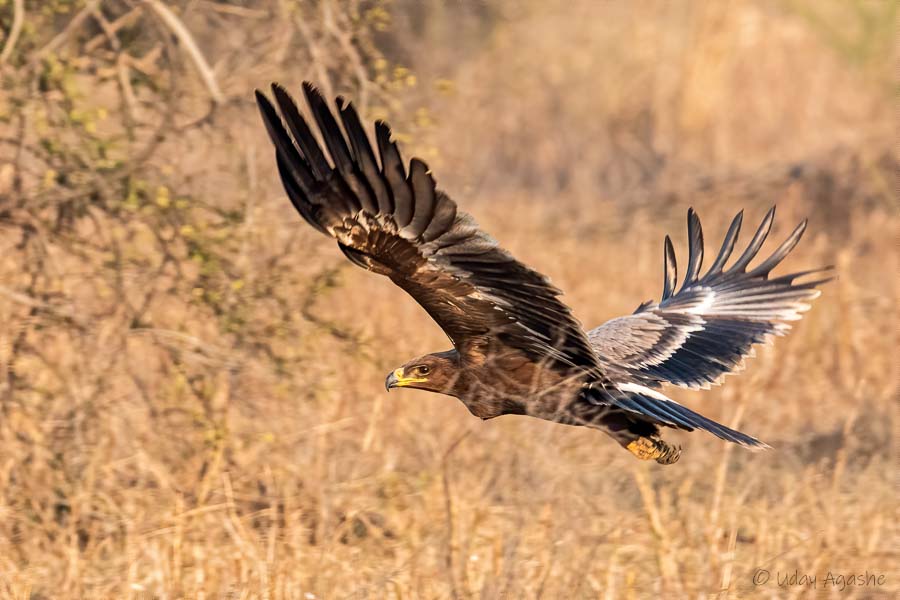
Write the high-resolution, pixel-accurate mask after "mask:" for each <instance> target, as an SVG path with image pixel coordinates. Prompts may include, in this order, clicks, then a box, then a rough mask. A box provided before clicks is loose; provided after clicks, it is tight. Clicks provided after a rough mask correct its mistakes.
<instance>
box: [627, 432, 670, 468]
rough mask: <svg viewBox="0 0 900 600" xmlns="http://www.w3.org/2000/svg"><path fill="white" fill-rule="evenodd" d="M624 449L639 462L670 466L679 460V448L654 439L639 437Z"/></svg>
mask: <svg viewBox="0 0 900 600" xmlns="http://www.w3.org/2000/svg"><path fill="white" fill-rule="evenodd" d="M625 449H626V450H628V451H629V452H631V453H632V454H634V455H635V456H636V457H638V458H639V459H641V460H655V461H656V462H658V463H659V464H661V465H671V464H673V463H675V462H677V461H678V459H679V458H681V446H677V445H675V444H669V443H667V442H664V441H662V440H661V439H659V438H655V437H643V436H641V437H639V438H637V439H636V440H632V441H631V442H629V443H628V444H627V445H626V446H625Z"/></svg>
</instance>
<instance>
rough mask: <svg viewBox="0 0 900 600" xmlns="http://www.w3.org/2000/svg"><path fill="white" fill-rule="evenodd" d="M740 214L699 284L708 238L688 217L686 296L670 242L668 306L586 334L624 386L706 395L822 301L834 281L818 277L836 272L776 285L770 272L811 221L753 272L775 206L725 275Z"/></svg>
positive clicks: (648, 307)
mask: <svg viewBox="0 0 900 600" xmlns="http://www.w3.org/2000/svg"><path fill="white" fill-rule="evenodd" d="M742 215H743V213H738V215H737V216H736V217H735V218H734V220H733V221H732V223H731V227H730V228H729V229H728V233H727V234H726V235H725V241H724V242H723V243H722V249H721V250H720V251H719V254H718V256H716V259H715V260H714V261H713V264H712V266H711V267H710V268H709V270H708V271H707V272H706V274H705V275H703V276H702V277H700V276H699V275H700V267H701V263H702V262H703V232H702V230H701V228H700V219H699V218H698V217H697V214H696V213H695V212H694V211H693V210H689V211H688V238H689V252H688V266H687V273H686V274H685V276H684V282H683V284H682V286H681V289H680V290H678V292H677V293H676V292H675V286H676V279H677V268H676V264H675V252H674V250H673V249H672V241H671V240H670V239H669V237H668V236H666V241H665V269H664V287H663V294H662V300H661V301H660V302H659V303H646V304H642V305H641V306H639V307H638V309H637V310H636V311H635V313H634V314H632V315H629V316H626V317H620V318H618V319H613V320H611V321H608V322H607V323H604V324H603V325H601V326H600V327H597V328H596V329H594V330H592V331H590V332H588V336H589V338H590V340H591V343H592V344H593V345H594V349H595V350H596V351H597V354H598V355H599V357H600V360H601V364H603V365H604V366H605V367H606V368H607V369H608V370H610V371H612V370H614V371H616V372H617V374H618V376H619V377H622V378H624V379H625V380H626V381H632V382H634V383H638V384H642V385H647V386H652V387H657V386H659V385H660V384H662V383H671V384H674V385H677V386H682V387H688V388H708V387H709V386H710V385H712V384H716V383H719V382H720V380H721V379H722V378H723V377H724V376H725V375H726V374H728V373H731V372H734V371H736V370H739V369H740V368H741V366H742V365H743V361H744V358H746V357H748V356H752V355H753V346H754V345H755V344H761V343H765V342H767V341H768V340H769V339H770V338H771V337H772V336H773V335H784V334H785V333H786V332H787V331H788V330H789V329H790V325H789V322H790V321H795V320H798V319H800V317H801V313H803V312H804V311H806V310H808V309H809V303H810V301H811V300H813V299H814V298H816V297H817V296H818V295H819V293H820V292H819V290H817V289H816V287H817V286H818V285H820V284H822V283H824V282H826V281H828V280H830V279H831V277H830V276H825V277H819V278H816V277H815V276H816V275H822V274H823V273H828V272H829V271H830V268H823V269H813V270H810V271H802V272H798V273H791V274H788V275H782V276H780V277H775V278H772V279H770V278H769V273H770V272H771V271H772V269H774V268H775V267H776V266H777V265H778V264H779V263H780V262H781V261H782V260H784V257H785V256H787V255H788V253H790V251H791V250H793V248H794V246H796V245H797V242H799V241H800V238H801V236H802V235H803V231H804V230H805V229H806V221H803V222H802V223H800V225H798V226H797V228H796V229H794V231H793V233H791V235H790V236H789V237H788V238H787V239H786V240H785V241H784V242H783V243H782V244H781V245H780V246H779V247H778V248H777V249H776V250H775V251H774V252H773V253H772V255H771V256H769V257H768V258H767V259H766V260H764V261H763V262H762V263H760V264H759V266H757V267H755V268H754V269H750V270H748V265H749V263H750V262H751V261H752V260H753V259H754V257H756V255H757V254H758V253H759V250H760V247H761V246H762V244H763V242H764V241H765V239H766V237H767V236H768V234H769V230H770V229H771V227H772V220H773V218H774V216H775V208H774V207H772V209H771V210H769V212H768V213H767V214H766V216H765V218H764V219H763V221H762V224H760V226H759V228H758V229H757V231H756V234H755V235H754V236H753V239H752V240H751V241H750V244H749V245H748V246H747V249H746V250H745V251H744V252H743V254H741V256H740V258H738V259H737V261H735V263H734V264H733V265H732V266H731V267H730V268H728V269H725V263H726V262H727V261H728V259H729V257H730V256H731V253H732V251H733V250H734V245H735V242H736V240H737V237H738V233H739V232H740V229H741V220H742ZM810 275H812V276H813V278H812V280H810V279H809V277H808V276H810ZM804 278H805V281H804Z"/></svg>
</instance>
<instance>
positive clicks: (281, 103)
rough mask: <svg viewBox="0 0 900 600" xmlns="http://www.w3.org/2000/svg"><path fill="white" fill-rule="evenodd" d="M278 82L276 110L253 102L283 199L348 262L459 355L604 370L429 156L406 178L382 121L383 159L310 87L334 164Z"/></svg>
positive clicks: (345, 109)
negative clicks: (410, 302) (376, 278)
mask: <svg viewBox="0 0 900 600" xmlns="http://www.w3.org/2000/svg"><path fill="white" fill-rule="evenodd" d="M272 89H273V93H274V96H275V102H276V104H277V105H278V108H279V109H280V113H281V116H280V117H279V114H278V112H277V111H276V110H275V107H274V106H273V105H272V103H271V102H270V101H269V100H268V98H266V96H265V95H263V94H262V93H260V92H257V93H256V99H257V102H258V104H259V108H260V112H261V113H262V117H263V121H264V122H265V125H266V128H267V130H268V132H269V136H270V137H271V138H272V142H273V143H274V144H275V149H276V158H277V163H278V170H279V173H280V174H281V180H282V182H283V184H284V187H285V190H286V191H287V194H288V197H289V198H290V200H291V202H292V203H293V205H294V207H295V208H296V209H297V211H298V212H299V213H300V214H301V215H302V216H303V218H304V219H306V221H307V222H308V223H309V224H310V225H312V226H313V227H315V228H316V229H318V230H319V231H321V232H323V233H325V234H327V235H329V236H331V237H333V238H335V239H336V240H337V242H338V245H339V246H340V248H341V250H342V251H343V252H344V254H345V255H346V256H347V257H348V258H349V259H350V260H351V261H353V262H354V263H356V264H357V265H359V266H362V267H364V268H366V269H369V270H371V271H375V272H377V273H381V274H382V275H386V276H388V277H389V278H390V279H391V280H392V281H393V282H394V283H396V284H397V285H398V286H400V287H401V288H403V289H404V290H405V291H406V292H407V293H409V294H410V295H411V296H412V297H413V298H415V300H416V301H417V302H418V303H419V304H421V305H422V307H423V308H424V309H425V310H426V311H427V312H428V314H429V315H431V317H432V318H433V319H434V320H435V321H436V322H437V323H438V325H440V327H441V328H442V329H443V330H444V332H445V333H446V334H447V336H448V337H449V338H450V340H451V341H452V343H453V345H454V346H455V347H456V348H457V350H458V351H459V352H460V353H461V354H462V355H464V356H468V357H470V358H471V357H473V356H474V357H476V359H477V357H478V356H480V353H483V352H484V351H485V350H486V349H487V347H488V346H490V347H491V350H492V351H495V352H496V351H497V350H498V348H497V346H500V347H501V348H500V350H502V348H504V347H505V348H507V349H513V350H516V351H519V352H521V353H524V355H525V356H526V357H527V358H528V359H530V360H532V361H534V362H535V363H547V364H548V365H549V366H551V367H555V368H558V369H559V370H562V371H571V370H572V369H575V370H576V372H578V371H583V372H591V373H593V374H594V376H595V377H602V375H601V374H600V370H599V364H598V360H597V357H596V355H595V354H594V350H593V349H592V348H591V345H590V343H589V342H588V339H587V336H586V334H585V333H584V330H583V329H582V327H581V324H580V323H579V322H578V321H577V320H576V319H575V317H574V316H573V315H572V312H571V310H570V309H569V307H567V306H566V305H565V304H563V303H562V302H561V301H560V299H559V295H560V293H561V292H560V291H559V290H558V289H557V288H556V287H554V286H553V285H552V284H551V283H550V282H549V280H548V279H547V278H546V277H544V276H543V275H541V274H540V273H538V272H536V271H534V270H532V269H530V268H528V267H527V266H525V265H524V264H522V263H521V262H519V261H517V260H516V259H515V258H513V257H512V256H511V255H510V254H509V253H508V252H506V251H505V250H504V249H502V248H501V247H500V246H498V244H497V242H496V241H494V240H493V239H492V238H491V237H490V236H489V235H487V234H486V233H484V232H483V231H482V230H481V229H479V227H478V225H477V224H476V223H475V221H474V220H473V219H472V217H470V216H469V215H467V214H465V213H463V212H461V211H458V210H457V208H456V203H455V202H453V201H452V200H451V199H450V198H449V197H447V196H446V195H445V194H443V193H442V192H440V191H437V190H436V189H435V183H434V179H432V177H431V174H430V173H429V172H428V167H427V166H426V165H425V163H423V162H422V161H420V160H418V159H415V158H414V159H412V161H410V168H409V175H407V174H406V171H405V169H404V166H403V163H402V162H401V159H400V153H399V152H398V150H397V146H396V145H395V144H394V142H392V141H391V132H390V129H389V128H388V126H387V125H386V124H384V123H383V122H378V123H376V124H375V139H376V142H377V147H378V153H379V155H380V156H379V158H380V164H379V161H377V160H376V157H375V153H374V152H373V150H372V147H371V145H370V143H369V139H368V137H367V136H366V133H365V131H364V130H363V127H362V125H361V123H360V120H359V116H358V115H357V113H356V110H355V109H354V108H353V106H352V105H351V104H349V103H344V101H343V100H342V99H341V98H338V108H339V111H340V118H341V121H342V122H343V125H344V129H345V130H346V134H347V135H346V137H345V136H344V133H343V132H342V131H341V128H340V126H339V125H338V123H337V121H336V120H335V118H334V115H333V114H332V112H331V110H330V109H329V108H328V105H327V104H326V102H325V99H324V98H323V97H322V96H321V95H320V94H319V92H318V90H316V88H315V87H313V86H312V85H311V84H309V83H305V84H304V86H303V90H304V93H305V96H306V100H307V102H308V103H309V106H310V109H311V111H312V114H313V117H314V120H315V122H316V124H317V125H318V129H319V131H320V132H321V134H322V137H323V138H324V141H325V145H326V147H327V149H328V153H329V154H330V156H331V159H332V162H333V163H334V164H333V166H332V164H331V163H329V161H328V159H327V158H326V156H325V153H324V152H323V150H322V149H321V148H320V146H319V143H318V142H317V141H316V139H315V137H314V136H313V134H312V131H311V130H310V127H309V126H308V125H307V122H306V120H305V119H304V117H303V116H302V115H301V114H300V112H299V110H298V109H297V106H296V105H295V104H294V101H293V100H292V99H291V97H290V96H289V95H288V93H287V92H286V91H285V90H284V89H283V88H281V87H279V86H277V85H273V86H272ZM285 125H287V128H285ZM288 131H290V133H289V132H288ZM348 140H349V146H348V143H347V142H348Z"/></svg>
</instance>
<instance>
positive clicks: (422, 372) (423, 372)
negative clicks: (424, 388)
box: [416, 365, 431, 375]
mask: <svg viewBox="0 0 900 600" xmlns="http://www.w3.org/2000/svg"><path fill="white" fill-rule="evenodd" d="M430 370H431V369H429V368H428V367H427V366H426V365H419V366H418V367H416V371H418V372H419V375H428V372H429V371H430Z"/></svg>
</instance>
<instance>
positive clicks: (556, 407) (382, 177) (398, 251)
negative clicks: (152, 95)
mask: <svg viewBox="0 0 900 600" xmlns="http://www.w3.org/2000/svg"><path fill="white" fill-rule="evenodd" d="M272 92H273V95H274V102H275V105H277V106H278V110H277V111H276V109H275V106H274V105H273V103H272V102H271V101H270V100H269V99H268V98H267V97H266V96H265V95H264V94H262V93H261V92H259V91H257V92H256V100H257V102H258V104H259V108H260V111H261V114H262V118H263V121H264V123H265V126H266V129H267V130H268V133H269V136H270V137H271V139H272V142H273V143H274V145H275V158H276V163H277V167H278V172H279V174H280V176H281V180H282V183H283V184H284V189H285V191H286V192H287V195H288V197H289V198H290V201H291V202H292V203H293V205H294V208H295V209H296V210H297V212H299V213H300V215H301V216H302V217H303V218H304V219H305V220H306V221H307V222H308V223H309V224H310V225H312V226H313V227H314V228H316V229H317V230H319V231H321V232H322V233H324V234H326V235H328V236H331V237H333V238H334V239H335V240H336V241H337V244H338V247H339V248H340V249H341V251H342V252H343V253H344V254H345V255H346V256H347V258H348V259H350V260H351V261H352V262H353V263H355V264H357V265H359V266H361V267H363V268H365V269H368V270H370V271H374V272H376V273H380V274H382V275H385V276H387V277H389V278H390V279H391V281H393V282H394V283H395V284H397V285H398V286H400V287H401V288H403V289H404V290H405V291H406V292H407V293H408V294H409V295H410V296H412V297H413V298H414V299H415V300H416V301H417V302H418V303H419V304H420V305H421V306H422V307H423V308H424V309H425V310H426V311H427V312H428V314H429V315H430V316H431V317H432V318H433V319H434V320H435V321H436V322H437V324H438V325H439V326H440V327H441V328H442V329H443V330H444V332H445V333H446V334H447V337H449V338H450V342H451V343H452V345H453V348H452V349H451V350H447V351H444V352H436V353H431V354H426V355H424V356H420V357H418V358H415V359H413V360H411V361H409V362H407V363H406V364H404V365H403V366H401V367H399V368H397V369H395V370H394V371H392V372H391V373H390V374H389V375H388V376H387V380H386V381H385V385H386V387H387V388H388V389H391V388H395V387H410V388H416V389H421V390H427V391H431V392H438V393H442V394H447V395H450V396H455V397H456V398H458V399H460V400H461V401H462V402H463V404H465V406H466V407H467V408H468V409H469V411H470V412H471V413H472V414H473V415H475V416H477V417H481V418H482V419H491V418H494V417H497V416H500V415H504V414H519V415H529V416H533V417H538V418H541V419H547V420H550V421H555V422H559V423H565V424H569V425H583V426H588V427H593V428H596V429H600V430H602V431H604V432H606V433H607V434H609V435H610V436H612V437H613V438H614V439H615V440H616V441H617V442H619V444H621V445H622V446H623V447H624V448H626V449H628V450H629V451H631V452H632V453H633V454H634V455H635V456H637V457H638V458H641V459H654V460H656V461H657V462H659V463H661V464H671V463H674V462H675V461H676V460H678V458H679V456H680V454H681V448H680V446H676V445H674V444H670V443H668V442H665V441H663V440H662V439H661V437H660V431H661V428H663V427H671V428H675V429H681V430H685V431H693V430H694V429H702V430H705V431H708V432H710V433H712V434H713V435H716V436H718V437H720V438H722V439H723V440H727V441H729V442H735V443H737V444H740V445H742V446H744V447H747V448H766V447H767V445H766V444H764V443H763V442H760V441H759V440H757V439H756V438H754V437H751V436H749V435H747V434H745V433H741V432H739V431H735V430H733V429H730V428H728V427H726V426H724V425H721V424H719V423H716V422H715V421H712V420H711V419H708V418H706V417H704V416H702V415H700V414H698V413H696V412H694V411H692V410H690V409H688V408H686V407H684V406H682V405H681V404H678V403H676V402H675V401H673V400H672V399H670V398H668V397H666V396H665V395H664V394H663V393H661V392H660V391H659V387H660V386H661V385H662V384H664V383H668V384H672V385H675V386H681V387H688V388H707V387H709V386H710V385H712V384H714V383H718V382H719V381H720V380H721V378H722V377H723V376H724V375H725V374H727V373H730V372H732V371H735V370H736V369H737V368H738V367H739V366H740V365H741V364H742V363H743V359H744V358H745V357H747V356H748V355H750V354H751V352H752V347H753V346H754V345H755V344H760V343H764V342H766V341H767V339H768V338H770V337H771V336H773V335H782V334H784V333H785V332H786V331H787V330H788V328H789V325H788V322H789V321H793V320H796V319H799V318H800V316H801V313H802V312H803V311H805V310H807V309H808V308H809V304H808V303H809V301H811V300H812V299H813V298H815V297H817V296H818V295H819V293H820V292H819V291H818V290H817V289H816V287H817V286H818V285H820V284H822V283H824V282H825V281H827V280H828V279H829V277H828V273H827V271H828V268H824V269H812V270H809V271H803V272H799V273H791V274H789V275H781V276H779V277H774V278H770V277H769V273H770V272H771V271H772V269H773V268H774V267H775V266H777V265H778V264H779V263H780V262H781V261H782V260H783V259H784V257H785V256H787V254H788V253H789V252H790V251H791V250H792V249H793V248H794V246H795V245H796V244H797V242H798V241H799V240H800V237H801V236H802V235H803V231H804V229H805V228H806V221H804V222H802V223H800V225H798V226H797V228H796V229H794V231H793V233H791V235H790V236H789V237H788V238H787V239H786V240H785V241H784V242H783V243H782V244H781V245H780V246H779V247H778V248H777V249H776V250H775V251H774V252H773V253H772V254H771V256H769V257H768V258H766V259H765V260H763V261H762V262H761V263H760V264H759V265H757V266H755V267H753V268H750V267H749V265H750V262H751V261H752V260H753V259H754V258H755V257H756V255H757V254H758V252H759V250H760V247H761V246H762V244H763V242H764V241H765V239H766V236H767V235H768V233H769V230H770V228H771V226H772V220H773V217H774V210H775V209H774V207H773V208H772V209H771V210H770V211H769V212H768V213H767V214H766V216H765V218H764V219H763V221H762V224H761V225H760V226H759V228H758V229H757V231H756V233H755V234H754V236H753V238H752V239H751V241H750V243H749V245H748V246H747V248H746V249H745V250H744V252H743V253H742V254H741V256H740V257H739V258H738V259H737V260H736V261H735V262H734V263H733V264H731V265H730V266H729V267H727V268H726V263H727V262H728V259H729V257H730V256H731V254H732V250H733V249H734V247H735V242H736V241H737V237H738V232H739V230H740V228H741V220H742V213H738V215H737V216H736V217H735V218H734V221H733V222H732V223H731V227H730V228H729V229H728V233H727V234H726V235H725V240H724V242H723V243H722V247H721V250H720V251H719V253H718V254H717V255H716V258H715V260H714V261H713V264H712V265H711V266H710V268H709V269H708V270H707V271H706V272H705V273H702V274H701V263H702V260H703V234H702V231H701V228H700V220H699V218H698V217H697V214H696V213H695V212H694V211H693V210H688V238H689V249H688V264H687V269H686V273H685V275H684V278H683V281H682V284H681V286H680V287H679V288H678V289H677V290H676V287H677V286H676V279H677V270H676V264H675V253H674V250H673V248H672V242H671V240H670V239H669V237H668V236H667V237H666V239H665V244H664V278H663V284H664V286H663V292H662V298H661V300H660V301H659V302H648V303H644V304H641V305H640V306H639V307H638V308H637V310H636V311H635V312H634V313H633V314H631V315H628V316H625V317H619V318H617V319H613V320H611V321H609V322H607V323H605V324H603V325H601V326H599V327H597V328H596V329H592V330H589V331H586V330H585V329H584V328H583V327H582V325H581V323H579V321H578V320H577V319H576V318H575V317H574V316H573V314H572V311H571V310H570V309H569V307H568V306H566V305H565V304H563V302H562V301H561V300H560V298H559V296H560V295H561V292H560V290H559V289H557V288H556V287H554V286H553V285H552V284H551V283H550V281H549V280H548V279H547V278H546V277H545V276H543V275H541V274H540V273H537V272H536V271H534V270H532V269H530V268H529V267H527V266H526V265H524V264H522V263H521V262H519V261H517V260H516V259H515V258H513V257H512V256H511V255H510V254H509V253H508V252H507V251H506V250H504V249H503V248H501V247H500V246H499V245H498V244H497V242H496V241H495V240H494V239H493V238H491V237H490V236H489V235H488V234H487V233H485V232H484V231H482V230H481V229H480V228H479V227H478V225H477V224H476V223H475V221H474V219H473V218H472V217H471V216H469V215H468V214H466V213H464V212H462V211H460V210H458V208H457V205H456V203H455V202H454V201H453V200H451V199H450V198H449V197H448V196H447V195H446V194H444V193H443V192H442V191H440V190H438V189H437V188H436V186H435V181H434V179H433V178H432V176H431V173H430V172H429V170H428V167H427V166H426V165H425V163H424V162H422V161H421V160H419V159H417V158H413V159H412V160H411V161H410V163H409V167H408V169H407V168H406V167H405V166H404V164H403V162H402V160H401V158H400V152H399V151H398V149H397V145H396V144H395V143H394V142H393V141H392V140H391V130H390V128H389V127H388V125H387V124H386V123H384V122H381V121H378V122H376V123H375V149H377V156H376V152H375V149H373V147H372V145H371V144H370V141H369V137H368V136H367V135H366V132H365V130H364V129H363V126H362V124H361V122H360V119H359V116H358V114H357V112H356V110H355V109H354V107H353V105H352V104H350V103H349V102H345V101H344V99H343V98H340V97H339V98H337V101H336V104H337V108H338V115H339V118H340V121H341V123H342V124H343V130H342V128H341V126H340V125H339V124H338V121H337V120H336V119H335V116H334V114H333V113H332V111H331V109H330V108H329V107H328V104H327V103H326V101H325V99H324V98H323V97H322V95H321V94H320V93H319V92H318V90H317V89H316V88H315V87H314V86H313V85H312V84H310V83H304V84H303V93H304V95H305V97H306V101H307V103H308V104H309V108H310V111H311V114H312V120H313V122H314V123H315V125H316V127H317V129H318V131H319V133H320V134H321V137H322V139H323V140H324V144H325V148H327V151H328V156H326V154H325V152H324V151H323V149H322V147H321V146H320V145H319V142H318V141H317V140H316V137H315V135H314V133H313V131H312V129H311V128H310V126H309V123H308V121H307V119H306V118H305V117H304V116H303V115H301V113H300V110H299V109H298V107H297V105H296V104H295V103H294V101H293V100H292V99H291V97H290V95H288V93H287V92H286V91H285V90H284V88H282V87H280V86H279V85H277V84H276V85H273V86H272ZM329 156H330V160H329ZM810 276H812V277H810Z"/></svg>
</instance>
